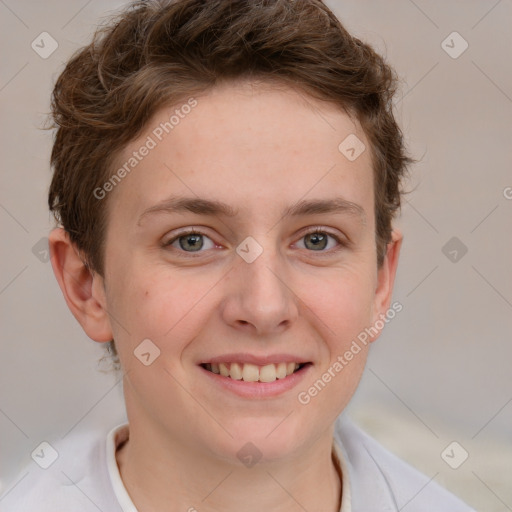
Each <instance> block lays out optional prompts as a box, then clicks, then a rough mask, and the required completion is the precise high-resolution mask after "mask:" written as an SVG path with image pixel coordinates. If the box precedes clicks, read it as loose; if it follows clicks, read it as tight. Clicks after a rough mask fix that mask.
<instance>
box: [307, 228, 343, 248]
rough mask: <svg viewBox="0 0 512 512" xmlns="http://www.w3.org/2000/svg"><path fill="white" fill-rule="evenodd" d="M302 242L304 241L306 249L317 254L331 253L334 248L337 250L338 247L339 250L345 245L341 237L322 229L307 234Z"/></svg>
mask: <svg viewBox="0 0 512 512" xmlns="http://www.w3.org/2000/svg"><path fill="white" fill-rule="evenodd" d="M329 239H331V240H329ZM302 240H303V241H304V247H305V248H306V249H309V250H311V251H316V252H329V250H330V249H333V248H334V250H336V246H338V248H339V246H344V245H345V243H344V242H342V241H341V240H340V238H339V237H337V236H336V235H334V234H333V233H329V232H327V231H325V230H322V229H321V228H315V229H314V230H313V231H310V232H308V233H306V234H305V235H303V237H302V238H301V241H302ZM326 249H327V250H326Z"/></svg>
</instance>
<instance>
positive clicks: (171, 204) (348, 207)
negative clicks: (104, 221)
mask: <svg viewBox="0 0 512 512" xmlns="http://www.w3.org/2000/svg"><path fill="white" fill-rule="evenodd" d="M180 212H191V213H195V214H198V215H210V216H225V217H235V216H236V215H238V209H236V208H233V207H231V206H230V205H228V204H226V203H222V202H220V201H215V200H210V199H202V198H199V197H178V196H171V197H169V198H167V199H165V200H164V201H162V202H160V203H158V204H156V205H154V206H151V207H150V208H148V209H146V210H144V212H142V214H141V215H140V217H139V220H138V221H137V225H138V226H140V224H141V222H142V220H143V218H144V217H146V216H147V215H150V214H157V213H167V214H170V213H180ZM325 213H339V214H346V215H350V216H353V217H355V218H357V219H358V220H359V221H360V222H361V223H362V224H366V214H365V211H364V208H363V207H362V206H360V205H358V204H357V203H353V202H351V201H348V200H346V199H344V198H342V197H335V198H333V199H313V200H308V201H306V200H302V201H298V202H297V203H295V204H293V205H291V206H289V207H287V208H285V210H284V211H283V213H282V215H281V219H283V218H285V217H299V216H303V215H319V214H325Z"/></svg>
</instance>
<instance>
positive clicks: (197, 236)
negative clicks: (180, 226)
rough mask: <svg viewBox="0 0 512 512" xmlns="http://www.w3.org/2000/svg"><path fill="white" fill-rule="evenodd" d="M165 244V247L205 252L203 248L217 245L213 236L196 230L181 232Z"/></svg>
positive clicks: (211, 247)
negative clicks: (210, 236) (212, 238)
mask: <svg viewBox="0 0 512 512" xmlns="http://www.w3.org/2000/svg"><path fill="white" fill-rule="evenodd" d="M163 245H164V247H173V248H174V249H177V250H181V251H184V252H204V251H201V249H205V250H207V249H213V248H214V247H215V243H214V242H213V241H212V240H211V238H209V237H207V236H206V235H205V234H203V233H200V232H198V231H195V230H190V231H186V232H184V233H180V234H179V235H178V236H175V237H174V238H171V239H170V240H168V241H167V242H165V243H164V244H163Z"/></svg>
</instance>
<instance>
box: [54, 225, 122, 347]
mask: <svg viewBox="0 0 512 512" xmlns="http://www.w3.org/2000/svg"><path fill="white" fill-rule="evenodd" d="M48 239H49V246H50V258H51V262H52V267H53V272H54V274H55V277H56V278H57V281H58V283H59V286H60V289H61V291H62V294H63V295H64V299H65V300H66V303H67V305H68V307H69V309H70V311H71V313H73V316H74V317H75V318H76V319H77V320H78V322H79V323H80V325H81V326H82V328H83V330H84V331H85V333H86V334H87V335H88V336H89V338H91V339H93V340H94V341H98V342H106V341H110V340H112V338H113V335H112V329H111V326H110V321H109V317H108V313H107V310H106V297H105V293H104V286H103V279H102V277H101V276H100V275H99V274H97V273H95V272H93V271H91V270H90V269H89V268H88V267H87V266H86V265H85V264H84V262H83V261H82V258H81V257H80V255H79V253H78V251H77V249H76V247H75V246H74V244H73V243H72V242H71V240H70V238H69V234H68V233H67V232H66V231H65V230H64V229H63V228H56V229H54V230H53V231H52V232H51V233H50V235H49V236H48ZM99 281H101V282H99Z"/></svg>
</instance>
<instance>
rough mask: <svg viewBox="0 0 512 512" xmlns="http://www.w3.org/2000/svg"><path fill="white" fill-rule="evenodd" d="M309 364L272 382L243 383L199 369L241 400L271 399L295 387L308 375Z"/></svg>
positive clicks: (200, 367)
mask: <svg viewBox="0 0 512 512" xmlns="http://www.w3.org/2000/svg"><path fill="white" fill-rule="evenodd" d="M311 367H312V364H311V363H308V364H306V365H304V366H303V367H302V368H301V369H300V370H297V371H296V372H294V373H292V374H291V375H288V376H287V377H285V378H284V379H276V380H275V381H274V382H245V381H243V380H235V379H232V378H230V377H224V376H222V375H220V374H218V373H213V372H210V371H209V370H206V369H205V368H203V367H202V366H199V369H200V370H201V371H203V373H205V374H206V376H207V377H209V378H210V379H211V380H212V382H215V383H216V384H218V385H219V386H222V387H223V388H224V389H226V390H227V391H230V392H231V393H234V394H235V395H238V396H241V397H243V398H253V399H258V398H272V397H276V396H279V395H282V394H283V393H286V392H287V391H290V390H291V389H293V388H294V387H295V386H297V385H298V384H299V383H300V382H301V381H302V380H303V379H304V378H305V376H306V374H307V373H309V370H310V368H311Z"/></svg>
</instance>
